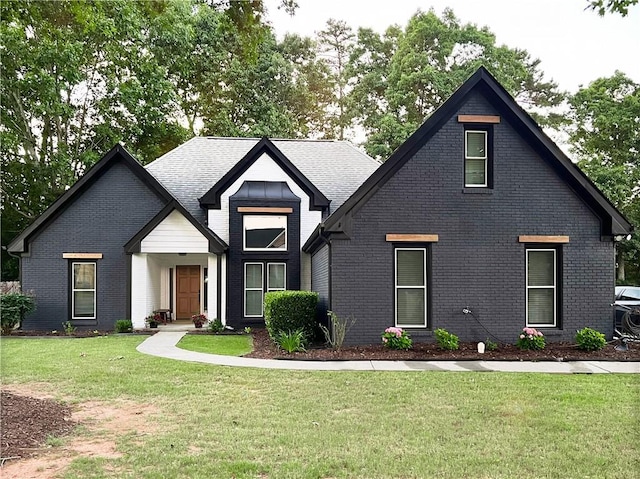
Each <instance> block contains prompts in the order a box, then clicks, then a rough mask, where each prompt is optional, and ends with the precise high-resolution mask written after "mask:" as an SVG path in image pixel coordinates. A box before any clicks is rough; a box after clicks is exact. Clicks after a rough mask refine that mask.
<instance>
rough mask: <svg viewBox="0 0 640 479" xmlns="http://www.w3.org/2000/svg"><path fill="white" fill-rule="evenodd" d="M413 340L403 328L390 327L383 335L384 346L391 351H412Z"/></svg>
mask: <svg viewBox="0 0 640 479" xmlns="http://www.w3.org/2000/svg"><path fill="white" fill-rule="evenodd" d="M411 342H412V341H411V338H410V337H409V335H408V334H407V332H406V331H404V330H403V329H402V328H396V327H393V326H392V327H390V328H387V329H385V330H384V333H382V344H384V345H385V346H386V347H387V348H389V349H410V348H411Z"/></svg>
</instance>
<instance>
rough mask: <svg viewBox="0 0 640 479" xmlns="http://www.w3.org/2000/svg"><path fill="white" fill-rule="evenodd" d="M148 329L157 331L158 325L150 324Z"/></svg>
mask: <svg viewBox="0 0 640 479" xmlns="http://www.w3.org/2000/svg"><path fill="white" fill-rule="evenodd" d="M149 328H151V329H157V328H158V323H151V324H149Z"/></svg>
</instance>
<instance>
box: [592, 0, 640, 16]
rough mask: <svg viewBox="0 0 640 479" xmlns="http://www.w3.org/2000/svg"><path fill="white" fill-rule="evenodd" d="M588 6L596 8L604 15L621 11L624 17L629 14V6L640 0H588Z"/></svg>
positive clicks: (599, 13)
mask: <svg viewBox="0 0 640 479" xmlns="http://www.w3.org/2000/svg"><path fill="white" fill-rule="evenodd" d="M588 2H589V6H588V7H587V8H589V9H591V10H595V11H596V12H598V15H600V16H601V17H604V15H605V13H619V14H620V15H622V16H623V17H626V16H627V15H628V14H629V7H632V6H633V5H637V4H638V0H588Z"/></svg>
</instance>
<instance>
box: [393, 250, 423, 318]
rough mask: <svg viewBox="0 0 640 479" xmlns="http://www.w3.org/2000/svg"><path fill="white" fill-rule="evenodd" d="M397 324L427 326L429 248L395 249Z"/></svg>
mask: <svg viewBox="0 0 640 479" xmlns="http://www.w3.org/2000/svg"><path fill="white" fill-rule="evenodd" d="M395 256H396V258H395V263H396V272H395V300H396V326H400V327H420V328H424V327H426V326H427V250H426V248H396V250H395Z"/></svg>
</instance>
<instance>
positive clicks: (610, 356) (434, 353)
mask: <svg viewBox="0 0 640 479" xmlns="http://www.w3.org/2000/svg"><path fill="white" fill-rule="evenodd" d="M616 344H617V342H616ZM616 344H607V346H606V347H605V348H604V349H602V350H600V351H590V352H589V351H581V350H580V349H578V348H577V347H576V345H575V344H570V343H551V342H550V343H547V345H546V346H545V348H544V349H543V350H542V351H523V350H521V349H519V348H517V347H516V346H515V345H513V344H499V345H498V348H497V349H496V350H495V351H486V352H485V353H484V354H480V353H478V349H477V343H470V342H469V343H460V349H458V350H457V351H445V350H442V349H440V348H439V347H438V345H437V344H436V343H435V342H415V341H414V343H413V347H412V348H411V349H410V350H408V351H395V350H391V349H388V348H385V347H384V346H383V345H382V343H381V344H379V345H370V346H350V347H344V348H342V349H341V350H340V351H334V350H332V349H329V348H325V347H322V345H314V346H312V347H310V348H309V349H307V351H306V352H299V353H291V354H287V353H285V352H284V351H282V350H281V349H278V347H277V346H276V345H275V344H274V343H273V341H271V339H270V338H269V335H268V333H267V331H266V329H255V330H254V331H253V351H252V352H250V353H249V354H247V355H245V357H248V358H261V359H297V360H305V359H307V360H316V361H343V360H350V361H357V360H364V361H370V360H390V361H411V360H415V361H418V360H420V361H437V360H444V361H447V360H448V361H460V360H463V361H464V360H483V361H492V360H493V361H640V343H631V344H629V349H628V351H618V350H616V348H615V346H616Z"/></svg>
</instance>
